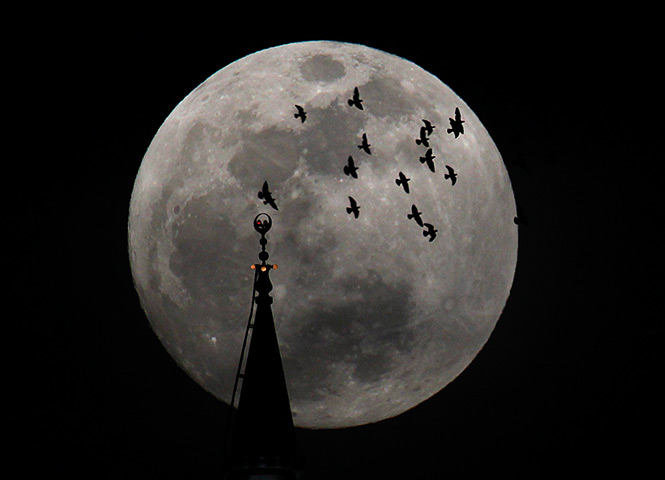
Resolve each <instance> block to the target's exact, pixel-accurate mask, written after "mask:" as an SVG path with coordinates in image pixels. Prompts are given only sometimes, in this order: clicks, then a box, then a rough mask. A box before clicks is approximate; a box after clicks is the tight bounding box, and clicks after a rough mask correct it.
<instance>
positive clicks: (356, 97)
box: [347, 87, 363, 110]
mask: <svg viewBox="0 0 665 480" xmlns="http://www.w3.org/2000/svg"><path fill="white" fill-rule="evenodd" d="M347 102H348V104H349V107H356V108H358V110H362V109H363V105H362V103H363V101H362V100H361V99H360V93H358V87H356V88H354V89H353V98H350V99H349V100H347Z"/></svg>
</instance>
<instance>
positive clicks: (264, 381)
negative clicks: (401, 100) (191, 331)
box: [227, 213, 296, 480]
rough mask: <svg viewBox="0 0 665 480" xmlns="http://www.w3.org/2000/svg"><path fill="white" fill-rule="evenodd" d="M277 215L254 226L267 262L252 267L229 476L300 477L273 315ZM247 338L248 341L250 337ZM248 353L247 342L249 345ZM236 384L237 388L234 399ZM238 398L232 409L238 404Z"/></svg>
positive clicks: (258, 219)
mask: <svg viewBox="0 0 665 480" xmlns="http://www.w3.org/2000/svg"><path fill="white" fill-rule="evenodd" d="M271 227H272V219H271V218H270V216H269V215H268V214H265V213H262V214H259V215H257V216H256V218H255V219H254V229H255V230H256V231H257V232H258V233H260V234H261V239H260V240H259V243H260V244H261V252H260V253H259V260H261V263H257V264H254V265H252V267H251V268H252V269H253V270H254V272H255V275H254V299H253V302H254V303H255V304H256V314H255V316H254V319H253V322H252V318H251V316H250V321H249V324H248V326H247V334H249V332H250V331H251V340H250V344H249V351H248V354H247V361H246V363H245V366H244V369H243V358H242V357H243V355H241V359H240V365H239V367H238V374H237V377H236V386H237V385H238V383H239V381H242V387H241V390H240V399H239V401H238V408H237V411H236V412H235V421H234V422H232V424H231V425H229V428H231V432H230V433H231V442H232V444H231V450H230V454H231V458H230V460H231V466H232V470H231V471H230V472H229V474H228V476H227V479H234V480H235V479H261V478H266V479H268V478H270V479H276V480H277V479H279V480H282V479H283V480H287V479H295V478H296V476H295V473H294V470H293V462H294V457H295V430H294V426H293V417H292V416H291V404H290V402H289V395H288V391H287V388H286V380H285V377H284V370H283V367H282V358H281V355H280V352H279V343H278V341H277V334H276V332H275V324H274V320H273V315H272V307H271V305H272V301H273V299H272V297H271V296H270V292H271V290H272V283H271V281H270V275H269V274H270V271H271V270H274V269H276V268H277V265H271V264H269V263H267V260H268V258H269V257H270V254H269V253H268V252H267V251H266V244H267V243H268V241H267V239H266V233H267V232H268V230H270V228H271ZM247 334H246V337H245V341H246V339H247V336H248V335H247ZM243 354H244V345H243ZM235 393H236V387H234V394H233V395H234V397H235ZM234 402H235V398H233V399H232V405H231V408H232V409H233V408H234V407H235V405H233V403H234Z"/></svg>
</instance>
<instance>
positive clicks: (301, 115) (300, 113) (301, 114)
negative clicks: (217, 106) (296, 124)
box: [293, 105, 307, 123]
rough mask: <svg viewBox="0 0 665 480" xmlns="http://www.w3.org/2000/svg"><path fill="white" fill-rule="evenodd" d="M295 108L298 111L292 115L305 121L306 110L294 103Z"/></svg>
mask: <svg viewBox="0 0 665 480" xmlns="http://www.w3.org/2000/svg"><path fill="white" fill-rule="evenodd" d="M296 108H297V109H298V113H294V114H293V116H294V117H295V118H300V121H301V122H302V123H305V120H306V119H307V112H306V111H305V110H304V109H303V108H302V107H301V106H300V105H296Z"/></svg>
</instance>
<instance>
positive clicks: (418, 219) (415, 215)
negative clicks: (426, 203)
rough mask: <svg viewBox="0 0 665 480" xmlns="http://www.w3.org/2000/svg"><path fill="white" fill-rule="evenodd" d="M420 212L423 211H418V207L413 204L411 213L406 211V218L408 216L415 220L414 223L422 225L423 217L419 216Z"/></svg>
mask: <svg viewBox="0 0 665 480" xmlns="http://www.w3.org/2000/svg"><path fill="white" fill-rule="evenodd" d="M421 213H423V212H419V211H418V208H416V206H415V205H411V213H407V214H406V218H408V219H409V220H411V219H412V218H413V219H414V220H415V221H416V223H417V224H418V225H420V226H421V227H422V226H423V217H421V216H420V214H421Z"/></svg>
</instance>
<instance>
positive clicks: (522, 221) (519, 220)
mask: <svg viewBox="0 0 665 480" xmlns="http://www.w3.org/2000/svg"><path fill="white" fill-rule="evenodd" d="M513 222H515V225H524V226H528V225H529V221H528V218H527V216H526V215H524V212H522V209H521V208H520V207H517V215H516V216H515V218H513Z"/></svg>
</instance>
